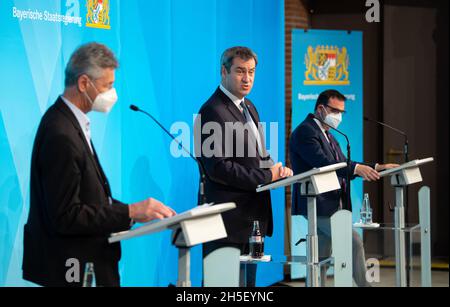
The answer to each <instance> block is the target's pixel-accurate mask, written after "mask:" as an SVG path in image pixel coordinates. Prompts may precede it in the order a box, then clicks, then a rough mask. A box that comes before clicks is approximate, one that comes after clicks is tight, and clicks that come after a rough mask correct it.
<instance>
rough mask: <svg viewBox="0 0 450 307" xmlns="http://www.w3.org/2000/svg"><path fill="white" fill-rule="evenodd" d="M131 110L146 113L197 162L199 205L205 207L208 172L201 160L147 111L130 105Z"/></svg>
mask: <svg viewBox="0 0 450 307" xmlns="http://www.w3.org/2000/svg"><path fill="white" fill-rule="evenodd" d="M130 109H131V110H133V111H135V112H141V113H144V114H145V115H147V116H148V117H150V118H151V119H152V120H153V121H154V122H155V123H156V124H157V125H158V126H159V127H160V128H161V129H162V130H164V132H165V133H166V134H167V135H168V136H170V137H171V138H172V140H174V141H175V142H176V143H177V144H178V146H180V147H181V148H182V149H183V150H184V152H186V153H187V154H188V155H189V156H190V157H191V158H192V159H193V160H194V161H195V162H197V164H198V167H199V170H200V201H201V204H199V205H203V204H206V196H205V179H206V172H205V169H204V167H203V164H202V162H201V161H200V160H199V159H197V158H196V157H194V156H193V155H192V154H191V152H190V151H189V150H187V149H186V148H185V147H184V146H183V144H182V143H181V142H180V141H178V140H177V139H176V138H175V137H174V136H173V135H172V134H171V133H170V132H169V131H168V130H167V129H166V128H165V127H164V126H163V125H162V124H161V123H160V122H159V121H158V120H157V119H156V118H154V117H153V116H152V115H151V114H150V113H148V112H146V111H144V110H142V109H139V108H138V107H137V106H135V105H133V104H132V105H130Z"/></svg>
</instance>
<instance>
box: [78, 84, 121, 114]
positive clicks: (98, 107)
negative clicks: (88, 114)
mask: <svg viewBox="0 0 450 307" xmlns="http://www.w3.org/2000/svg"><path fill="white" fill-rule="evenodd" d="M89 81H90V80H89ZM90 82H91V84H92V86H93V87H94V88H95V90H96V91H97V92H98V90H97V88H96V87H95V85H94V83H93V82H92V81H90ZM84 94H85V95H86V97H87V98H88V99H89V102H90V103H91V104H92V110H94V111H97V112H102V113H109V111H111V109H112V107H113V106H114V105H115V104H116V102H117V99H118V97H117V92H116V89H115V88H111V89H109V90H107V91H106V92H103V93H99V94H98V95H97V97H95V100H94V101H93V102H92V99H91V98H90V97H89V95H88V94H87V93H86V92H84Z"/></svg>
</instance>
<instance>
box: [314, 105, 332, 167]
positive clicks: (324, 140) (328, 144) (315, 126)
mask: <svg viewBox="0 0 450 307" xmlns="http://www.w3.org/2000/svg"><path fill="white" fill-rule="evenodd" d="M309 118H310V121H311V124H312V125H313V127H314V128H315V129H316V131H317V133H318V134H319V138H320V140H321V141H322V143H323V144H324V146H325V147H326V148H327V152H328V154H330V155H331V156H332V157H333V159H336V156H335V155H334V151H333V148H332V147H331V144H330V142H331V139H330V142H329V141H328V140H327V138H326V137H325V135H324V134H323V132H322V130H321V129H320V127H319V125H318V124H317V123H316V122H315V121H314V119H313V115H312V114H310V115H309Z"/></svg>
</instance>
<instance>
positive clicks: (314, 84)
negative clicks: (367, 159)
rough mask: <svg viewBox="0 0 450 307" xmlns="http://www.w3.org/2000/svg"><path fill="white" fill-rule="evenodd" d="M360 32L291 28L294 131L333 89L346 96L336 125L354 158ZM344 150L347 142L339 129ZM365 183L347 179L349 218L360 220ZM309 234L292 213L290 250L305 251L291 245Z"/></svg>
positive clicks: (358, 142)
mask: <svg viewBox="0 0 450 307" xmlns="http://www.w3.org/2000/svg"><path fill="white" fill-rule="evenodd" d="M362 56H363V53H362V32H358V31H352V32H348V31H330V30H308V31H304V30H300V29H296V30H293V31H292V130H294V129H295V127H297V126H298V125H299V124H300V123H301V122H302V121H303V120H304V119H305V118H306V116H307V114H308V113H314V106H315V103H316V101H317V97H318V95H319V94H320V93H321V92H322V91H324V90H327V89H336V90H338V91H340V92H341V93H342V94H344V95H345V96H346V98H347V101H346V104H345V109H346V114H345V115H344V116H343V119H342V124H341V125H340V126H339V130H341V131H343V132H344V133H345V134H347V136H348V138H349V140H350V144H351V158H352V160H353V161H360V162H362V161H363V122H362V121H363V63H362ZM331 133H333V136H335V137H336V139H337V140H338V142H339V144H340V146H341V148H342V151H343V152H344V154H347V152H346V145H347V142H346V141H345V138H344V137H343V136H341V135H339V134H337V133H334V132H333V131H331ZM362 193H363V186H362V180H361V179H355V180H353V181H352V183H351V197H352V208H353V221H354V222H355V221H356V220H357V219H358V220H359V210H360V208H361V202H362ZM306 233H307V222H306V220H305V219H304V218H303V217H300V216H293V217H292V237H291V248H292V254H295V255H305V254H306V247H305V244H300V245H298V246H295V245H294V244H295V243H296V242H297V241H298V240H299V239H300V238H302V237H305V235H306ZM305 275H306V271H305V267H300V266H293V267H292V270H291V276H292V277H300V276H305Z"/></svg>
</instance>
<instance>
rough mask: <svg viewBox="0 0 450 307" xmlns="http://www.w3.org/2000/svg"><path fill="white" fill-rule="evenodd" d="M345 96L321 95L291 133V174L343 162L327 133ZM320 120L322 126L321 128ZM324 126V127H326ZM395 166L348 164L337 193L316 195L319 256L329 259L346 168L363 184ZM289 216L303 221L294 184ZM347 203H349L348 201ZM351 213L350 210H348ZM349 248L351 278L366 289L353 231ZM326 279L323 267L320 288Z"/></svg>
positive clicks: (361, 256)
mask: <svg viewBox="0 0 450 307" xmlns="http://www.w3.org/2000/svg"><path fill="white" fill-rule="evenodd" d="M345 100H346V98H345V96H344V95H342V94H341V93H340V92H338V91H336V90H326V91H324V92H322V93H321V94H320V95H319V97H318V99H317V102H316V105H315V107H314V112H315V114H308V116H307V117H306V119H305V120H304V121H303V122H302V123H301V124H300V125H298V126H297V128H296V129H295V130H294V131H293V132H292V135H291V137H290V140H289V158H290V161H291V164H292V170H293V171H294V174H299V173H303V172H306V171H309V170H310V169H312V168H315V167H316V168H317V167H322V166H326V165H331V164H335V163H339V162H346V156H345V155H344V153H343V152H342V150H341V148H340V146H339V143H338V142H337V140H336V139H335V138H334V137H333V135H332V134H330V133H329V130H330V126H331V127H333V128H337V127H338V126H339V124H340V123H341V122H342V114H344V113H345ZM317 118H320V119H321V120H322V121H323V122H324V123H325V124H326V125H323V124H322V123H321V122H320V121H319V120H318V119H317ZM327 125H328V126H327ZM396 166H398V165H397V164H378V163H377V164H365V163H360V162H354V161H350V168H342V169H340V170H337V171H336V173H337V175H338V178H339V183H340V185H341V189H340V190H336V191H331V192H327V193H324V194H321V195H318V196H317V198H316V206H317V233H318V237H319V256H320V257H329V256H330V254H331V225H330V217H331V216H332V215H333V214H334V213H335V212H336V211H338V210H340V209H342V208H343V204H346V203H347V197H350V196H349V195H347V193H346V192H347V190H346V186H347V184H350V183H349V182H346V179H347V172H348V170H349V169H350V172H351V179H354V178H356V176H359V177H362V178H364V179H365V180H367V181H375V180H378V179H380V175H379V174H378V172H379V171H382V170H384V169H388V168H393V167H396ZM292 195H293V196H292V215H303V216H304V217H305V218H307V199H306V197H304V196H301V195H299V187H298V185H297V184H296V185H294V187H293V194H292ZM350 203H351V202H350ZM348 209H350V210H351V208H348ZM352 236H353V238H352V241H353V242H352V246H353V278H354V280H355V283H356V284H357V285H358V286H361V287H364V286H370V284H369V283H368V282H367V280H366V277H365V276H366V267H365V257H364V246H363V242H362V240H361V238H360V236H359V235H358V233H357V232H355V231H353V234H352ZM325 278H326V268H325V269H322V271H321V281H322V285H323V283H324V281H325Z"/></svg>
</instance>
